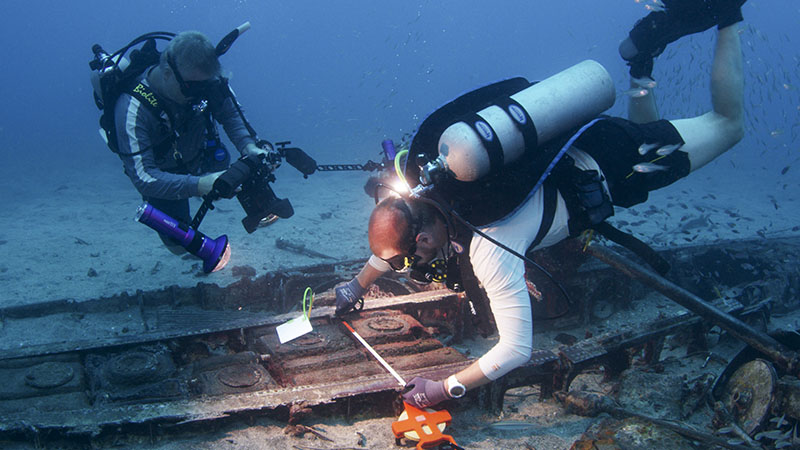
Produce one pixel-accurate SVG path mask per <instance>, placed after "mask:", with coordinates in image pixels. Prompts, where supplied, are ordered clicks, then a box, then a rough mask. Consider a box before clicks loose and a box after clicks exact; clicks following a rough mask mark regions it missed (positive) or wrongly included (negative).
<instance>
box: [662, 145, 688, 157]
mask: <svg viewBox="0 0 800 450" xmlns="http://www.w3.org/2000/svg"><path fill="white" fill-rule="evenodd" d="M681 147H682V145H681V144H672V145H665V146H663V147H661V148H660V149H658V150H656V155H658V156H667V155H669V154H670V153H672V152H674V151H675V150H677V149H679V148H681Z"/></svg>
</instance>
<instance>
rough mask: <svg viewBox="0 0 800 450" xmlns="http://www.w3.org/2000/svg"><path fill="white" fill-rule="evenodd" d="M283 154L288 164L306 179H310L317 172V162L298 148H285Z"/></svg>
mask: <svg viewBox="0 0 800 450" xmlns="http://www.w3.org/2000/svg"><path fill="white" fill-rule="evenodd" d="M281 153H283V156H284V158H286V162H288V163H289V164H291V165H292V167H294V168H295V169H297V170H299V171H300V173H302V174H303V176H304V177H308V176H309V175H311V174H312V173H314V172H315V171H316V170H317V162H316V161H314V158H312V157H310V156H308V154H307V153H306V152H304V151H302V150H300V149H299V148H297V147H289V148H284V149H283V150H281Z"/></svg>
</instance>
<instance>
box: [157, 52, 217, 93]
mask: <svg viewBox="0 0 800 450" xmlns="http://www.w3.org/2000/svg"><path fill="white" fill-rule="evenodd" d="M167 64H169V68H170V69H172V73H173V74H175V81H177V82H178V87H180V89H181V94H183V96H184V97H186V98H187V99H192V100H207V99H208V97H209V94H210V93H212V92H215V91H216V90H218V89H219V88H220V85H221V84H222V80H221V79H220V78H219V77H214V78H209V79H208V80H202V81H189V80H184V79H183V77H182V76H181V73H180V72H179V71H178V66H177V65H176V64H175V61H174V60H173V59H172V55H167Z"/></svg>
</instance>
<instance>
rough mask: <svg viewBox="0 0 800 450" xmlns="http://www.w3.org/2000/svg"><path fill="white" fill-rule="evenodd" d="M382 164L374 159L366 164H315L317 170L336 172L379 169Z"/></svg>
mask: <svg viewBox="0 0 800 450" xmlns="http://www.w3.org/2000/svg"><path fill="white" fill-rule="evenodd" d="M381 169H383V164H381V163H376V162H375V161H372V160H370V161H367V163H366V164H320V165H318V166H317V171H318V172H336V171H343V170H367V171H373V170H381Z"/></svg>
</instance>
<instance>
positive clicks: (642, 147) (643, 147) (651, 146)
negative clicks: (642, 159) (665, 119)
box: [639, 142, 661, 155]
mask: <svg viewBox="0 0 800 450" xmlns="http://www.w3.org/2000/svg"><path fill="white" fill-rule="evenodd" d="M659 145H661V144H660V143H658V142H653V143H652V144H648V143H644V144H642V145H640V146H639V154H640V155H644V154H646V153H647V152H649V151H650V150H652V149H654V148H656V147H658V146H659Z"/></svg>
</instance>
